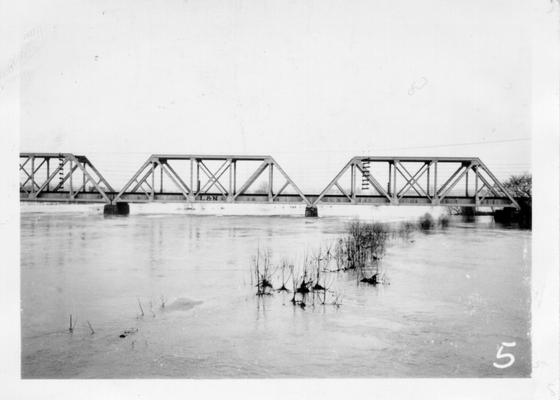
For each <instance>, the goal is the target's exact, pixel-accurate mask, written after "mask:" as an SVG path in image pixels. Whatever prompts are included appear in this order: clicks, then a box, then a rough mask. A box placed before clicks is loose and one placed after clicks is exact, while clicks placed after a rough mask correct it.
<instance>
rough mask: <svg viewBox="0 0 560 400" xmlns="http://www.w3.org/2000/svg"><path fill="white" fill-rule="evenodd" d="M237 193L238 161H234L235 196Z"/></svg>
mask: <svg viewBox="0 0 560 400" xmlns="http://www.w3.org/2000/svg"><path fill="white" fill-rule="evenodd" d="M236 193H237V160H233V192H232V194H233V195H234V196H235V194H236Z"/></svg>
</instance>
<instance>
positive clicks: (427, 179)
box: [426, 162, 432, 197]
mask: <svg viewBox="0 0 560 400" xmlns="http://www.w3.org/2000/svg"><path fill="white" fill-rule="evenodd" d="M426 164H428V170H427V171H426V172H427V174H428V175H427V178H426V184H427V185H428V187H427V188H426V189H427V190H426V193H428V197H430V168H431V167H432V163H430V162H427V163H426Z"/></svg>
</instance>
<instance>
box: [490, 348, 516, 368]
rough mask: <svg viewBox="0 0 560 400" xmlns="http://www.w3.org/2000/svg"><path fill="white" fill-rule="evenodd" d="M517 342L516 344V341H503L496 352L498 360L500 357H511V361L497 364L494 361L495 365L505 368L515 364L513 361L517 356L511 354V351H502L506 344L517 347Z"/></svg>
mask: <svg viewBox="0 0 560 400" xmlns="http://www.w3.org/2000/svg"><path fill="white" fill-rule="evenodd" d="M515 344H516V343H515V342H511V343H508V342H502V345H501V346H500V347H499V348H498V353H497V354H496V358H497V359H498V360H500V359H502V358H507V359H509V361H508V362H506V363H505V364H497V363H494V364H493V365H494V367H496V368H500V369H503V368H508V367H511V366H512V365H513V363H514V362H515V357H514V356H513V354H511V353H502V351H503V350H504V346H505V347H515Z"/></svg>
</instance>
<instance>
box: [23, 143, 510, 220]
mask: <svg viewBox="0 0 560 400" xmlns="http://www.w3.org/2000/svg"><path fill="white" fill-rule="evenodd" d="M19 170H20V200H21V201H31V202H66V203H104V204H105V212H106V213H115V214H127V213H128V210H129V204H130V203H151V202H160V203H170V202H176V203H220V202H223V203H264V204H275V203H283V204H302V205H305V206H306V216H316V215H317V208H318V206H320V205H322V204H354V205H360V204H362V205H368V204H369V205H393V206H399V205H423V206H426V205H433V206H460V207H499V208H500V207H503V208H505V207H513V208H516V209H519V204H518V203H517V201H516V200H515V199H514V197H513V196H512V195H511V194H510V193H509V192H508V191H507V189H506V188H505V187H504V186H503V185H502V183H501V182H500V181H499V180H498V179H497V178H496V177H495V176H494V175H493V174H492V172H491V171H490V170H489V169H488V167H487V166H486V165H485V164H484V163H483V162H482V161H481V160H480V159H479V158H476V157H470V158H460V157H377V156H376V157H371V156H357V157H353V158H351V159H350V160H349V161H348V162H347V163H346V165H344V167H343V168H342V169H341V170H340V171H339V172H338V174H336V176H335V177H334V178H333V179H332V180H331V181H330V182H329V183H328V184H327V185H326V186H325V187H324V189H323V190H321V191H320V192H319V193H307V192H303V191H302V190H301V189H300V188H299V187H298V186H297V185H296V183H295V182H294V181H293V180H292V179H291V178H290V177H289V175H288V174H287V173H286V172H285V171H284V169H283V168H282V167H281V166H280V165H279V164H278V162H277V161H276V160H275V159H274V158H273V157H271V156H268V155H267V156H244V155H196V154H154V155H151V156H150V157H149V158H148V159H147V160H146V161H145V162H144V163H143V164H142V165H141V166H140V168H139V169H138V170H137V171H136V172H135V173H133V174H132V175H131V178H130V179H129V180H128V181H127V182H126V184H125V185H124V186H122V188H121V189H120V190H115V189H114V188H113V186H111V185H110V184H109V182H107V180H106V179H105V178H104V177H103V175H102V174H101V173H100V172H99V170H98V169H97V168H96V167H95V166H94V165H93V163H92V162H91V161H90V160H89V159H88V157H86V156H83V155H75V154H72V153H20V165H19Z"/></svg>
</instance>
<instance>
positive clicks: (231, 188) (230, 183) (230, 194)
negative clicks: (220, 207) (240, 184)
mask: <svg viewBox="0 0 560 400" xmlns="http://www.w3.org/2000/svg"><path fill="white" fill-rule="evenodd" d="M228 169H229V189H228V198H230V197H231V196H233V162H232V161H231V160H230V162H229V166H228Z"/></svg>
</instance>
